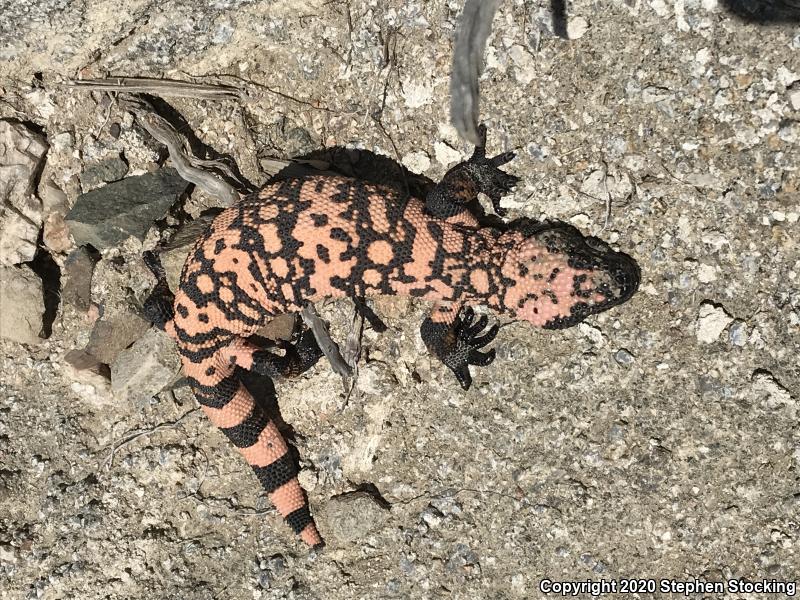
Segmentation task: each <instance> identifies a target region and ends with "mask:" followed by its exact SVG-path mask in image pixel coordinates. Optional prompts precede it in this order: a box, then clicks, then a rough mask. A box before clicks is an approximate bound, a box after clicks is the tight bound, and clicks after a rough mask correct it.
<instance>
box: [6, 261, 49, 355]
mask: <svg viewBox="0 0 800 600" xmlns="http://www.w3.org/2000/svg"><path fill="white" fill-rule="evenodd" d="M0 308H2V310H0V337H3V338H6V339H8V340H13V341H15V342H20V343H22V344H38V343H39V342H41V341H42V338H40V337H39V333H40V332H41V331H42V325H43V321H42V315H43V314H44V295H43V293H42V280H41V279H39V276H38V275H37V274H36V273H34V272H33V271H32V270H31V269H30V267H28V266H22V267H3V266H0Z"/></svg>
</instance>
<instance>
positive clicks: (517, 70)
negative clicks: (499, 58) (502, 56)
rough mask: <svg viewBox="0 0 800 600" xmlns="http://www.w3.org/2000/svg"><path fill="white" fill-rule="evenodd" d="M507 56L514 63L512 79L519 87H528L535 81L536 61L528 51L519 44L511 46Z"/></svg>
mask: <svg viewBox="0 0 800 600" xmlns="http://www.w3.org/2000/svg"><path fill="white" fill-rule="evenodd" d="M508 55H509V56H510V57H511V60H512V61H513V62H514V79H516V80H517V83H519V84H520V85H528V84H529V83H530V82H531V81H533V80H534V79H536V61H535V60H534V58H533V56H532V55H531V53H530V52H528V50H526V49H525V48H524V47H523V46H520V45H519V44H515V45H514V46H511V48H509V50H508Z"/></svg>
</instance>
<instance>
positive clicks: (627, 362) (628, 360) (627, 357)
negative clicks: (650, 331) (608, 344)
mask: <svg viewBox="0 0 800 600" xmlns="http://www.w3.org/2000/svg"><path fill="white" fill-rule="evenodd" d="M614 360H615V361H617V363H618V364H620V365H622V366H623V367H629V366H631V365H632V364H633V360H634V358H633V354H631V353H630V352H628V351H627V350H626V349H625V348H620V349H619V350H617V351H616V352H615V353H614Z"/></svg>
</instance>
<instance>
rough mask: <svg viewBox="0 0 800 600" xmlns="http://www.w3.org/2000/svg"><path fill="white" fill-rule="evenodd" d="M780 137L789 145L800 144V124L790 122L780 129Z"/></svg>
mask: <svg viewBox="0 0 800 600" xmlns="http://www.w3.org/2000/svg"><path fill="white" fill-rule="evenodd" d="M778 137H779V138H780V139H782V140H783V141H784V142H787V143H789V144H797V143H800V123H797V122H796V121H790V122H788V123H785V124H784V125H782V126H781V128H780V129H778Z"/></svg>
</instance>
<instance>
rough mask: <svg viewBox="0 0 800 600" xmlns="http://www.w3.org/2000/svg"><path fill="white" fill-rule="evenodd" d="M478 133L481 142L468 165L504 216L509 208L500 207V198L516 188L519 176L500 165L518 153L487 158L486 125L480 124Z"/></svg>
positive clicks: (480, 188)
mask: <svg viewBox="0 0 800 600" xmlns="http://www.w3.org/2000/svg"><path fill="white" fill-rule="evenodd" d="M478 135H479V136H480V142H481V143H480V145H478V146H475V151H474V152H473V153H472V156H471V157H470V159H469V160H468V161H467V165H469V167H470V174H471V175H472V178H473V180H474V181H475V182H476V183H477V184H478V190H479V191H480V192H483V193H484V194H486V195H487V196H488V197H489V199H490V200H491V201H492V207H493V208H494V211H495V212H496V213H497V214H498V215H499V216H501V217H504V216H505V215H506V214H507V213H508V210H507V209H505V208H501V207H500V199H501V198H502V197H503V196H504V195H506V194H507V193H508V192H510V191H511V190H513V189H514V187H515V186H516V185H517V182H518V181H519V177H517V176H516V175H511V174H510V173H506V172H505V171H501V170H500V169H499V168H498V167H500V166H501V165H504V164H506V163H508V162H510V161H512V160H513V159H514V157H515V156H516V154H515V153H514V152H503V153H502V154H498V155H497V156H495V157H493V158H486V125H483V124H481V125H480V127H479V128H478Z"/></svg>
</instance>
